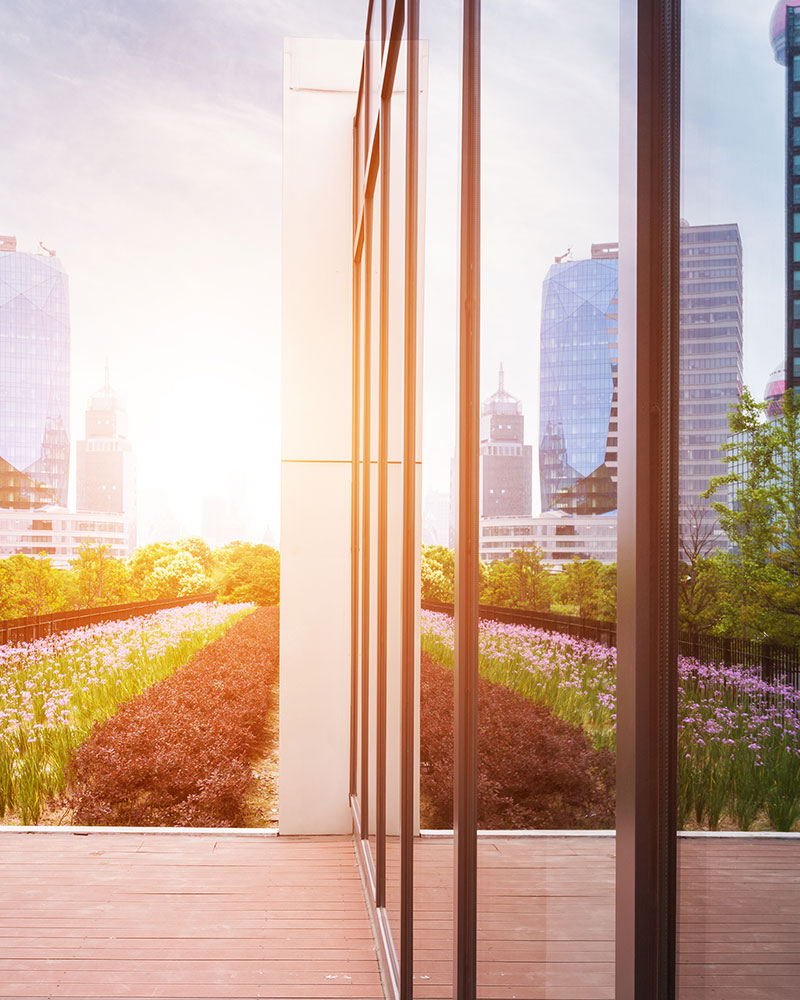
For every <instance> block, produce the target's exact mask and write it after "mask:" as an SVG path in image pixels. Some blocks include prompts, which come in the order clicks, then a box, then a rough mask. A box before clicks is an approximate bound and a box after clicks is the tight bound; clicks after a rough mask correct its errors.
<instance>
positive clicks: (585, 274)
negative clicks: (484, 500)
mask: <svg viewBox="0 0 800 1000" xmlns="http://www.w3.org/2000/svg"><path fill="white" fill-rule="evenodd" d="M617 256H618V252H617V247H616V245H615V244H613V243H605V244H595V245H594V246H593V247H592V256H591V259H589V260H577V261H573V260H556V262H555V263H554V264H553V265H552V266H551V267H550V270H549V271H548V274H547V277H546V278H545V282H544V294H543V299H542V334H541V374H540V379H541V389H540V420H541V424H540V432H539V471H540V482H541V495H542V510H543V511H547V510H562V511H566V512H568V513H571V514H576V515H583V514H607V513H610V512H611V511H613V510H616V507H617V454H618V451H617V441H618V435H617V428H618V423H617V412H618V408H617V357H618V351H617V342H618V326H617V323H618V300H617V294H618V260H617ZM680 257H681V288H680V295H681V299H680V302H681V317H680V397H681V402H680V417H679V435H680V441H679V459H680V467H679V494H680V497H679V502H680V509H681V518H682V520H683V521H684V522H685V521H686V519H687V518H689V517H691V518H692V519H696V518H697V517H698V516H699V517H701V518H705V519H707V521H708V528H709V531H710V532H711V533H712V534H713V535H714V538H713V541H714V544H716V545H720V544H723V542H722V539H721V538H720V536H719V534H718V533H717V532H716V528H715V527H714V524H715V518H714V517H713V515H712V514H711V512H710V506H709V505H710V501H709V500H703V499H701V497H700V494H701V493H702V492H703V491H704V490H705V489H706V488H707V487H708V483H709V480H710V479H711V478H712V477H713V476H721V475H725V474H726V472H727V465H726V464H725V462H723V461H722V453H721V451H720V446H721V445H722V444H724V443H725V442H726V441H727V440H728V438H729V430H728V413H729V411H730V409H731V408H732V407H733V406H735V405H736V403H737V401H738V399H739V394H740V392H741V386H742V243H741V238H740V236H739V228H738V226H736V225H735V224H725V225H713V226H691V225H689V223H688V222H685V221H682V222H681V238H680Z"/></svg>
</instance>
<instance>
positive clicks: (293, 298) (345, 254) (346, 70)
mask: <svg viewBox="0 0 800 1000" xmlns="http://www.w3.org/2000/svg"><path fill="white" fill-rule="evenodd" d="M362 47H363V43H362V42H345V41H328V40H326V41H312V40H307V39H288V40H286V41H285V43H284V104H283V109H284V121H283V286H282V287H283V303H282V306H283V309H282V311H283V351H282V400H283V401H282V411H281V412H282V451H281V457H282V473H281V685H280V687H281V698H280V831H281V833H284V834H333V833H349V832H350V830H351V828H352V827H351V820H350V809H349V802H348V775H349V752H350V742H349V740H350V731H349V717H350V474H351V473H350V460H351V455H350V451H351V361H352V353H351V343H352V324H351V306H352V285H351V273H352V245H351V244H352V203H351V199H352V155H353V137H352V123H353V115H354V112H355V104H356V94H357V90H358V82H359V74H360V70H361V54H362Z"/></svg>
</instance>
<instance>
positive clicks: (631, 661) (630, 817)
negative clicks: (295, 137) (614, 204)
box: [351, 0, 681, 1000]
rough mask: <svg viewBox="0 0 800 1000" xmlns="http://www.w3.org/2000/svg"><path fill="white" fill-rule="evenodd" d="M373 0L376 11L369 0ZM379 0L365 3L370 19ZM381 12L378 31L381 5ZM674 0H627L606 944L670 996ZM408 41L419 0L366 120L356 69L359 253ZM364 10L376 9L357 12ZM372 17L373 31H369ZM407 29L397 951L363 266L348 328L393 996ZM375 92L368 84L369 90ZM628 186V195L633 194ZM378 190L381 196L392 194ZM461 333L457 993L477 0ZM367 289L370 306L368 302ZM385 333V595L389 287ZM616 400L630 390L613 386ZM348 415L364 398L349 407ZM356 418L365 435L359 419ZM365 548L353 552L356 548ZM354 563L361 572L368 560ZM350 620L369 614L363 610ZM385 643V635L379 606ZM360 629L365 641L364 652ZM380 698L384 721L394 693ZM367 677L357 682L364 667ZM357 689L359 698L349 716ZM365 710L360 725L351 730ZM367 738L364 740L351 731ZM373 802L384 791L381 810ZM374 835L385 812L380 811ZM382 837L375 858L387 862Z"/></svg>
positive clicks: (475, 309) (469, 703)
mask: <svg viewBox="0 0 800 1000" xmlns="http://www.w3.org/2000/svg"><path fill="white" fill-rule="evenodd" d="M373 8H374V9H373ZM375 11H377V5H374V0H373V3H370V9H369V15H368V17H370V18H371V17H372V16H375ZM381 12H382V25H383V28H382V30H383V33H384V38H386V37H387V32H386V19H387V17H388V14H387V10H386V3H385V2H384V0H382V5H381ZM680 14H681V10H680V0H623V4H622V25H623V31H622V95H621V100H622V106H623V124H622V135H621V153H622V156H621V176H620V183H621V191H622V199H621V241H620V242H621V253H620V282H621V285H622V286H623V287H624V288H625V289H626V292H625V295H624V297H623V295H621V296H620V300H621V306H622V312H621V316H620V327H621V329H623V327H624V330H625V331H626V333H625V334H624V335H621V336H620V349H619V351H620V369H621V371H623V372H625V373H626V374H625V376H624V377H622V378H620V406H623V405H625V406H626V409H627V411H628V414H629V418H628V419H626V421H625V422H624V424H622V425H621V426H620V433H619V438H620V443H619V453H620V473H619V476H620V479H619V482H620V512H621V516H620V557H619V573H620V607H621V608H622V609H623V612H624V613H623V614H621V616H620V622H619V640H618V641H619V681H618V706H619V707H618V720H619V726H618V758H617V760H618V823H617V887H616V892H617V908H616V913H617V915H616V921H617V934H616V937H617V945H616V956H615V966H616V996H617V998H618V1000H672V998H674V996H675V988H676V987H675V982H676V975H675V931H676V840H677V838H676V822H675V819H676V817H675V813H676V809H675V794H676V782H675V769H676V666H677V645H676V633H677V613H676V599H675V598H676V575H677V573H676V570H677V496H678V493H677V441H678V434H677V419H678V363H677V351H678V343H679V336H678V330H679V327H678V317H679V290H678V278H679V267H680V249H679V228H678V220H679V206H678V193H679V167H680V145H679V136H680V70H681V60H680ZM405 21H407V29H408V38H409V40H412V41H416V40H418V37H419V35H418V32H419V7H418V0H414V2H412V3H409V4H408V5H407V13H406V5H405V4H403V3H402V2H401V0H396V2H395V5H394V8H393V12H392V18H391V29H390V30H389V32H388V42H384V44H383V47H382V58H381V67H380V71H381V88H380V94H381V103H382V105H383V106H382V108H381V109H379V111H378V115H377V120H376V126H375V131H374V133H373V134H368V133H369V129H368V127H367V126H368V125H369V124H370V119H369V115H370V107H369V105H370V97H369V95H370V92H371V83H372V75H373V73H374V72H376V68H375V67H372V66H371V65H370V62H371V60H370V57H369V44H368V42H367V44H366V46H365V60H364V70H363V73H362V81H361V91H360V93H359V104H358V113H357V115H356V121H355V123H354V163H355V169H356V170H357V171H360V172H363V175H362V176H361V177H359V178H356V179H355V180H354V185H353V199H354V206H353V207H354V222H353V241H354V267H355V268H356V269H358V268H360V267H361V262H362V254H367V255H368V257H367V259H369V255H371V248H372V243H373V234H372V224H371V223H372V219H371V211H372V209H371V205H372V195H373V192H374V189H375V185H376V183H378V182H380V183H381V184H382V185H384V184H386V185H388V183H389V178H388V167H387V166H386V165H385V163H384V166H383V167H380V163H381V160H382V158H383V160H384V161H385V160H386V159H388V158H387V155H386V154H387V152H388V144H387V138H388V136H387V135H386V134H385V132H386V126H388V122H386V124H384V123H383V121H384V112H385V111H386V105H385V102H386V101H388V99H389V97H390V95H391V91H392V84H393V75H394V67H395V66H396V62H397V58H398V54H399V45H400V40H401V38H402V32H403V25H404V22H405ZM368 24H369V21H368ZM368 38H369V35H367V39H368ZM417 74H418V62H417V46H416V45H414V44H409V46H408V80H409V85H408V87H407V124H406V128H407V138H406V141H407V151H406V179H405V183H406V218H405V226H406V252H405V331H404V337H405V344H404V378H405V386H404V412H403V426H404V435H403V458H404V470H403V526H404V538H403V566H402V571H403V579H402V602H403V607H402V643H403V649H402V680H401V683H402V690H403V704H402V706H401V740H402V750H401V752H402V763H401V794H402V811H401V924H400V926H401V950H400V954H399V959H398V955H397V954H396V953H395V951H394V945H393V942H392V935H391V929H390V928H389V924H388V918H387V917H386V910H385V906H381V905H379V903H380V901H383V902H384V903H385V881H384V880H385V843H384V844H382V845H381V840H382V837H381V835H380V831H381V820H380V818H379V820H378V827H379V831H376V832H379V836H378V838H377V845H376V855H377V858H378V859H379V860H378V863H377V865H376V864H375V863H374V861H373V859H372V856H371V851H370V847H369V843H368V841H367V839H366V837H367V832H368V787H369V775H368V770H369V760H368V750H369V739H368V737H369V725H370V719H369V669H368V668H369V638H370V620H369V610H370V608H369V594H370V579H369V569H370V562H369V557H370V553H369V544H370V542H369V530H370V499H371V497H370V486H369V478H370V477H369V470H370V463H371V450H370V449H371V434H370V419H371V411H370V404H371V391H372V386H371V382H370V374H369V372H370V363H371V357H372V355H371V350H372V344H371V329H370V327H371V302H372V299H371V295H372V289H371V279H370V272H369V268H367V269H366V271H365V273H364V275H363V282H362V281H361V278H360V277H356V275H355V274H354V280H353V299H354V327H353V378H354V395H355V398H354V402H353V413H354V428H353V459H354V460H353V489H352V496H353V504H352V528H353V532H354V543H353V550H352V565H353V573H354V576H357V578H356V579H354V581H353V620H352V628H353V632H352V636H351V648H352V650H353V653H354V657H357V656H360V670H359V669H358V666H359V665H358V664H356V663H354V664H353V668H352V678H353V684H354V687H353V692H352V704H351V748H352V751H353V754H354V758H355V755H356V754H357V753H360V754H361V755H362V756H361V781H360V787H358V783H357V781H356V776H357V766H356V763H355V761H353V762H352V764H351V802H352V807H353V822H354V831H355V839H356V844H357V848H358V850H359V853H360V857H361V860H362V867H363V869H364V871H365V877H366V881H367V883H368V889H369V891H368V896H371V899H370V903H371V908H372V911H373V917H374V918H375V919H376V926H377V930H378V946H379V952H380V953H381V955H382V958H383V965H384V971H385V973H386V975H387V984H386V985H387V988H388V992H389V995H390V996H391V997H393V998H395V997H402V998H403V1000H410V998H411V996H412V994H413V990H412V976H413V887H414V886H413V801H414V786H415V782H416V777H417V776H416V775H415V773H414V705H413V698H414V669H415V664H414V647H415V613H416V609H415V607H414V593H415V591H414V580H413V573H414V569H415V562H416V553H415V552H414V538H415V535H416V523H415V503H414V491H415V486H416V480H415V474H416V468H415V466H416V462H415V459H416V447H417V441H416V377H417V372H416V294H417V293H416V275H417V249H418V248H417V238H418V230H417V204H418V202H417V197H418V196H417V186H418V177H417V173H416V170H417V155H418V154H417V149H418V147H417V141H418V137H417V132H416V129H417V128H418V110H417V107H416V104H415V101H416V98H417V93H418V86H415V85H414V82H415V81H418V75H417ZM373 92H374V91H373ZM631 192H633V197H631ZM387 201H388V199H387ZM386 210H387V209H386V208H385V206H383V205H382V223H381V232H380V240H379V243H380V250H381V254H382V257H381V265H382V266H381V288H380V289H379V295H382V296H385V294H386V286H385V282H386V281H387V280H388V270H386V269H385V266H384V261H385V254H384V250H385V248H386V247H387V245H388V243H387V240H388V233H387V228H386V227H387V222H386V220H385V219H384V218H383V215H384V213H385V211H386ZM460 253H461V260H460V332H459V337H460V343H459V400H458V408H459V413H458V428H459V429H458V455H459V460H458V481H459V499H458V527H457V539H458V541H457V584H456V586H457V590H456V615H457V618H456V634H457V639H456V642H457V651H456V670H455V699H456V711H455V720H454V721H455V774H456V792H455V807H454V818H455V864H454V888H455V896H454V923H455V927H454V930H455V934H454V956H453V957H454V984H455V991H454V995H455V996H456V997H457V998H458V1000H472V998H474V997H476V995H477V974H476V973H477V882H476V868H477V830H476V827H477V794H476V788H477V753H476V749H477V747H476V744H477V635H478V633H477V590H478V587H477V567H478V516H477V511H478V480H477V440H478V420H479V416H478V414H479V402H480V400H479V382H478V377H479V350H480V288H479V282H480V0H465V2H464V34H463V62H462V149H461V233H460ZM362 296H363V300H364V301H365V302H366V304H367V308H366V310H365V313H364V323H363V324H361V322H360V317H361V306H362ZM379 325H380V328H381V329H380V331H379V358H380V359H381V360H379V372H380V375H379V386H378V396H379V414H380V416H379V433H378V437H379V449H378V450H379V455H378V465H379V485H378V492H379V504H378V506H379V522H383V527H381V528H380V530H379V543H378V548H379V553H380V554H379V557H378V560H377V562H378V577H379V580H378V586H379V590H380V593H381V594H382V597H381V599H380V600H379V607H380V606H381V605H382V602H383V601H385V594H386V591H385V586H386V580H385V575H386V571H387V567H386V539H385V502H386V485H385V478H383V475H384V473H385V468H383V467H382V464H383V463H385V460H386V445H385V437H384V435H385V409H384V407H385V405H386V371H385V363H386V353H385V343H384V338H385V335H386V308H385V298H382V299H381V305H380V324H379ZM623 400H624V401H625V402H624V403H623ZM357 415H361V417H360V418H359V417H358V416H357ZM359 419H361V421H362V422H361V425H360V433H359V426H357V425H358V422H359ZM359 554H360V556H361V558H360V560H359ZM359 565H360V575H359ZM359 626H360V628H359ZM379 631H380V637H379V642H378V646H379V653H378V656H379V658H380V657H381V655H382V654H381V652H380V648H381V646H382V644H384V643H385V619H384V625H383V627H381V625H380V624H379ZM359 634H360V640H361V641H360V654H359V641H358V639H359ZM383 665H384V666H383V674H381V672H380V670H379V672H378V675H377V676H378V680H379V683H380V682H381V676H382V683H383V685H384V687H383V690H382V692H381V693H380V694H379V697H378V699H377V703H378V706H379V709H380V710H379V711H378V719H377V720H376V721H377V722H378V725H379V726H380V725H383V726H385V718H383V721H381V715H382V714H383V711H384V709H383V706H384V705H385V680H386V678H385V648H384V653H383ZM359 682H360V683H359ZM359 698H360V706H361V710H360V711H361V715H360V719H359V716H358V711H359V709H358V704H359V701H358V699H359ZM359 726H360V729H361V732H360V733H359V732H358V728H359ZM359 737H360V739H359ZM385 766H386V760H385V730H384V739H383V740H378V753H377V759H376V767H377V769H378V772H379V773H380V772H381V771H383V773H384V778H383V781H382V783H381V784H378V785H377V786H376V787H377V788H378V795H379V798H380V797H381V796H384V795H385ZM376 816H378V817H380V809H378V810H376ZM382 833H383V834H384V835H385V826H383V827H382ZM382 854H383V861H381V860H380V858H381V855H382Z"/></svg>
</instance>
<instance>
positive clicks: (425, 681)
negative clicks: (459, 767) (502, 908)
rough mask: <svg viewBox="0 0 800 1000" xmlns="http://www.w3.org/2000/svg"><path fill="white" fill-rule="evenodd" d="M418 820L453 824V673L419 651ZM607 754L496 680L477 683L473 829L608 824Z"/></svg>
mask: <svg viewBox="0 0 800 1000" xmlns="http://www.w3.org/2000/svg"><path fill="white" fill-rule="evenodd" d="M420 757H421V761H422V775H421V794H422V825H423V826H424V827H428V828H432V829H450V828H451V827H452V825H453V673H452V671H451V670H447V669H445V668H444V667H442V666H440V665H439V664H438V663H436V662H435V661H434V660H433V659H432V658H431V657H430V656H429V655H428V654H427V653H423V654H422V669H421V733H420ZM614 784H615V775H614V756H613V754H612V753H611V752H610V751H609V750H606V749H601V750H596V749H594V747H593V746H592V744H591V742H590V741H589V739H588V738H587V737H586V735H585V734H584V732H583V731H582V730H581V729H580V728H579V727H577V726H573V725H570V724H569V723H567V722H564V721H563V720H561V719H559V718H557V717H556V716H555V715H554V714H553V713H552V711H550V710H549V709H548V708H546V707H544V706H542V705H535V704H533V703H532V702H530V701H528V700H527V699H525V698H523V697H522V696H520V695H518V694H516V692H514V691H511V690H509V689H508V688H506V687H504V686H503V685H501V684H493V683H491V682H490V681H487V680H484V679H483V678H480V679H479V681H478V826H479V827H480V828H481V829H484V830H501V829H508V830H520V829H563V830H568V829H608V828H613V826H614Z"/></svg>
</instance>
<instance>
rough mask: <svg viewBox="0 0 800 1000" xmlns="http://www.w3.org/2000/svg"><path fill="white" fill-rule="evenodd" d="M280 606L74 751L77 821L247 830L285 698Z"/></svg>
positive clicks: (252, 619) (125, 709) (72, 800)
mask: <svg viewBox="0 0 800 1000" xmlns="http://www.w3.org/2000/svg"><path fill="white" fill-rule="evenodd" d="M278 629H279V612H278V609H277V608H267V609H263V610H258V611H256V612H254V613H253V614H251V615H249V616H248V617H247V618H245V619H244V620H242V621H240V622H238V623H237V624H236V625H234V626H233V627H232V628H231V629H230V630H229V631H228V633H227V634H226V635H225V636H224V637H223V638H221V639H218V640H217V641H216V642H213V643H211V644H210V645H209V646H206V647H205V648H204V649H202V650H200V652H199V653H197V654H196V656H195V657H194V658H193V659H192V660H191V662H190V663H188V664H187V665H186V666H185V667H182V668H180V669H179V670H178V671H176V672H175V673H174V674H173V675H172V676H171V677H169V678H167V679H166V680H165V681H162V682H161V683H160V684H156V685H155V686H154V687H152V688H150V689H148V690H147V691H146V692H144V693H143V694H142V695H140V696H139V697H137V698H134V699H133V700H132V701H129V702H128V703H127V704H125V705H123V706H122V708H121V709H120V711H119V712H118V713H117V714H116V715H114V716H113V717H112V718H110V719H109V720H108V721H107V722H105V723H104V724H102V725H100V726H97V727H95V729H94V731H93V732H92V734H91V736H90V737H89V738H88V739H87V740H86V741H85V742H84V743H83V744H82V745H81V746H80V747H79V748H78V749H77V751H76V752H75V754H74V755H73V758H72V761H71V763H70V767H69V771H68V788H69V791H68V797H67V798H68V802H69V804H70V805H71V806H72V809H73V811H74V822H75V823H78V824H86V825H94V824H98V825H107V826H238V825H241V822H242V808H243V804H244V796H245V793H246V792H247V790H248V788H249V786H250V784H251V782H252V780H253V779H252V771H251V768H250V764H249V761H250V759H251V758H252V757H253V755H254V754H255V753H256V752H257V750H258V749H259V748H260V746H261V744H262V742H263V740H264V737H265V727H266V720H267V715H268V710H269V706H270V700H271V698H272V697H274V696H276V695H277V681H278V655H279V642H278V634H279V633H278Z"/></svg>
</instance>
